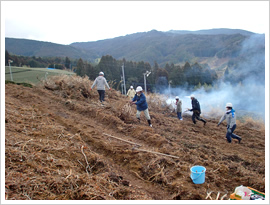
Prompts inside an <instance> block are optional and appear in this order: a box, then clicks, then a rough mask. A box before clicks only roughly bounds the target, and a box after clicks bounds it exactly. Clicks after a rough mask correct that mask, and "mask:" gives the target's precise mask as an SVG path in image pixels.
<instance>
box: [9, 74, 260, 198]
mask: <svg viewBox="0 0 270 205" xmlns="http://www.w3.org/2000/svg"><path fill="white" fill-rule="evenodd" d="M92 83H93V82H91V81H89V80H88V79H87V78H80V77H74V76H70V77H67V76H61V77H55V78H51V79H49V80H48V81H46V82H43V83H41V84H40V85H39V86H34V87H33V88H30V87H24V86H22V85H16V84H6V86H5V197H6V200H30V199H33V200H205V198H206V196H207V192H210V191H214V192H213V193H212V194H211V198H212V199H216V198H217V195H219V198H218V199H221V197H222V196H223V199H229V195H230V194H231V193H233V192H234V189H235V188H236V187H237V186H240V185H243V186H249V187H252V188H254V189H257V190H259V191H261V192H265V128H264V124H263V125H262V124H258V123H255V122H254V121H252V119H248V120H246V121H245V122H240V121H237V128H236V131H235V134H237V135H239V136H241V137H242V142H241V143H240V144H239V143H238V141H236V140H233V142H232V143H231V144H229V143H228V142H227V141H226V139H225V133H226V124H225V122H223V123H222V124H221V125H220V126H219V127H217V123H218V120H219V118H220V117H221V116H219V117H218V118H206V120H207V124H206V125H205V126H203V123H202V122H198V123H197V124H196V125H194V124H193V123H192V121H191V116H190V115H187V114H184V116H183V121H180V120H178V119H177V118H176V113H174V112H172V108H171V107H170V106H168V105H166V103H164V102H163V101H162V100H161V99H162V98H161V97H159V96H158V95H147V101H148V105H149V112H150V116H151V118H152V124H153V128H151V127H149V126H148V123H147V121H146V119H145V118H144V116H143V113H142V117H141V122H140V123H139V122H137V120H136V117H135V114H136V107H135V106H130V105H129V104H128V99H127V98H126V97H124V96H122V95H121V94H120V93H119V92H118V91H115V90H112V91H106V97H105V100H106V102H105V104H104V106H102V105H101V104H100V103H99V102H98V93H97V91H96V90H95V89H94V90H92V91H91V92H90V91H89V88H90V86H91V85H92ZM202 116H204V115H203V111H202ZM195 165H200V166H203V167H205V168H206V172H205V183H203V184H194V183H193V181H192V179H191V178H190V174H191V171H190V168H191V167H193V166H195ZM218 192H220V194H218ZM226 194H227V195H226ZM209 199H210V198H208V200H209Z"/></svg>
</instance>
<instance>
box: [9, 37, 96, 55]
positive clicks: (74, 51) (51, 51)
mask: <svg viewBox="0 0 270 205" xmlns="http://www.w3.org/2000/svg"><path fill="white" fill-rule="evenodd" d="M5 49H6V50H8V51H9V52H10V53H11V54H15V55H21V56H36V57H70V58H74V59H79V58H82V59H86V60H91V59H95V58H97V55H96V54H95V53H91V52H89V51H88V52H85V51H84V50H82V49H79V48H74V47H73V46H70V45H61V44H56V43H50V42H43V41H35V40H28V39H16V38H5Z"/></svg>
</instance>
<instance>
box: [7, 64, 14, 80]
mask: <svg viewBox="0 0 270 205" xmlns="http://www.w3.org/2000/svg"><path fill="white" fill-rule="evenodd" d="M10 63H13V61H12V60H8V65H9V73H10V79H11V81H13V77H12V72H11V66H10Z"/></svg>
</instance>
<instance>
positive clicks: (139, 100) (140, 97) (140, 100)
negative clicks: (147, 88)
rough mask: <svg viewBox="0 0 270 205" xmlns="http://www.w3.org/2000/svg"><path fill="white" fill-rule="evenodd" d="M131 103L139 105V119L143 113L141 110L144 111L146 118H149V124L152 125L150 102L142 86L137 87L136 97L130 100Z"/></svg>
mask: <svg viewBox="0 0 270 205" xmlns="http://www.w3.org/2000/svg"><path fill="white" fill-rule="evenodd" d="M130 103H131V104H132V105H133V104H135V105H137V113H136V117H137V119H138V120H139V122H140V120H141V118H140V115H141V111H143V112H144V115H145V118H146V119H147V122H148V124H149V126H150V127H152V124H151V118H150V115H149V111H148V104H147V102H146V97H145V95H144V94H143V89H142V87H141V86H138V87H137V88H136V95H135V96H134V98H133V99H132V101H130Z"/></svg>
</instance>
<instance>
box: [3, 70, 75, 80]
mask: <svg viewBox="0 0 270 205" xmlns="http://www.w3.org/2000/svg"><path fill="white" fill-rule="evenodd" d="M11 72H12V77H13V81H14V82H15V83H29V84H37V83H39V82H40V80H44V79H45V77H48V76H54V75H75V73H72V72H69V71H64V70H59V69H53V70H52V69H47V68H27V67H13V66H11ZM5 80H9V81H10V80H11V76H10V71H9V66H6V68H5Z"/></svg>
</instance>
